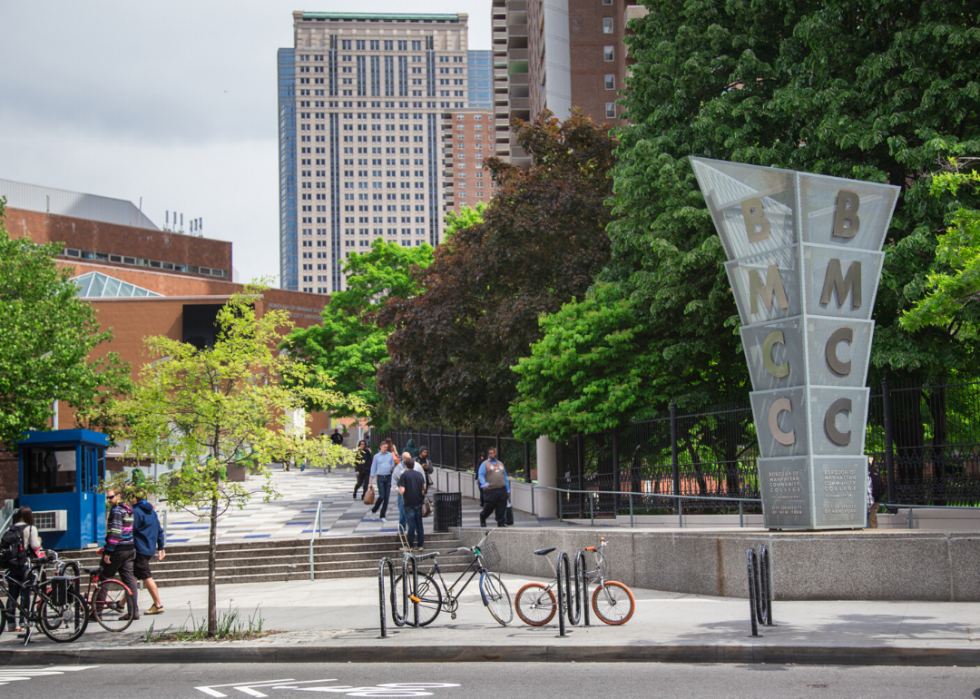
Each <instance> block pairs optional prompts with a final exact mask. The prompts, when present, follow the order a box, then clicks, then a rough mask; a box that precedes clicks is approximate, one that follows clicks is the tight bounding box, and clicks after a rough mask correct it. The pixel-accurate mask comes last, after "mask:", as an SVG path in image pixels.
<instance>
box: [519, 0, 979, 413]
mask: <svg viewBox="0 0 980 699" xmlns="http://www.w3.org/2000/svg"><path fill="white" fill-rule="evenodd" d="M645 5H646V6H647V8H648V9H649V14H648V15H647V16H645V17H643V18H640V19H635V20H632V21H631V22H630V28H631V30H632V31H633V33H634V34H633V35H632V36H629V37H627V39H626V41H627V43H628V45H629V51H630V54H631V56H632V57H633V58H634V59H635V60H636V63H635V65H633V66H632V76H631V77H630V78H629V79H628V82H627V87H628V89H627V91H625V93H624V97H623V100H622V102H623V104H624V106H625V107H626V116H627V117H628V118H629V120H630V121H631V125H630V126H627V127H624V128H622V129H620V130H619V137H620V145H619V148H618V149H617V151H616V154H617V157H618V161H617V164H616V167H615V169H614V171H613V176H614V178H615V189H616V192H615V212H616V214H617V215H618V216H617V217H616V218H615V219H614V220H613V221H612V223H611V224H610V227H609V235H610V241H611V245H612V258H611V260H610V263H609V265H607V267H606V268H605V269H604V270H603V272H602V274H601V275H600V279H601V280H602V281H603V282H605V283H608V284H611V285H616V286H619V287H620V289H619V292H618V293H616V294H612V292H609V291H606V292H605V294H606V297H607V298H610V299H615V303H616V304H622V303H623V301H622V299H627V300H628V303H629V304H630V306H631V307H632V309H633V312H632V314H630V313H628V312H625V311H623V310H622V308H621V307H620V306H619V305H617V306H616V307H615V308H614V310H615V315H616V317H619V318H621V319H622V322H623V325H622V326H621V327H620V328H618V329H619V330H622V331H623V332H629V333H631V334H632V335H633V336H634V337H642V338H643V341H645V342H646V343H647V344H646V352H645V353H644V354H642V355H639V354H634V349H633V345H632V344H631V343H621V344H619V345H615V346H613V345H609V346H604V347H605V349H604V350H603V351H604V352H605V354H604V357H605V362H604V367H607V368H608V369H607V370H606V371H604V372H603V373H601V374H597V375H596V377H595V381H594V382H593V381H590V380H589V379H588V378H583V379H582V380H580V381H578V382H577V383H576V384H575V385H574V386H573V385H571V384H569V383H567V382H566V383H564V384H563V383H561V382H562V381H563V380H564V375H563V374H562V373H561V372H560V371H559V372H558V373H557V378H556V382H555V383H554V384H553V385H544V384H542V385H541V386H539V387H534V386H535V384H527V388H528V390H529V391H532V390H533V394H529V395H527V396H524V395H522V398H521V400H522V401H525V400H529V401H530V400H539V399H540V397H541V396H543V395H545V394H546V393H547V394H548V395H550V396H551V399H550V400H552V401H566V404H568V405H571V404H574V402H575V401H576V400H578V399H579V398H580V397H581V396H585V395H592V396H597V395H601V391H602V390H603V388H604V387H605V386H607V385H622V386H626V385H630V384H631V383H633V384H637V385H652V386H655V390H650V391H647V392H644V394H643V395H642V396H640V397H639V398H638V399H637V400H635V401H632V402H631V403H629V404H628V405H627V406H626V408H627V409H626V411H624V414H623V415H622V416H623V417H627V416H641V415H646V414H650V413H652V412H656V411H658V410H663V409H665V408H666V406H667V402H668V401H669V399H670V397H671V396H673V397H674V398H675V399H676V401H677V404H678V406H679V407H680V408H682V409H684V408H688V409H696V408H698V407H701V406H706V405H712V404H718V403H722V402H729V401H736V400H737V401H740V402H741V401H744V400H745V397H746V394H747V393H748V390H749V380H748V374H747V371H746V367H745V361H744V355H743V353H742V347H741V342H740V339H739V336H738V333H737V330H738V326H739V319H738V315H737V310H736V307H735V302H734V298H733V295H732V293H731V291H730V288H729V281H728V278H727V275H726V274H725V271H724V262H725V255H724V252H723V250H722V247H721V244H720V241H719V239H718V236H717V233H716V232H715V230H714V226H713V225H712V222H711V219H710V215H709V214H708V211H707V208H706V206H705V203H704V198H703V196H702V195H701V193H700V192H699V191H698V187H697V183H696V180H695V178H694V176H693V172H692V170H691V167H690V164H689V161H688V156H691V155H700V156H705V157H709V158H718V159H725V160H733V161H737V162H745V163H752V164H759V165H769V166H775V167H782V168H789V169H795V170H802V171H809V172H816V173H821V174H827V175H835V176H839V177H846V178H855V179H864V180H870V181H876V182H890V183H892V184H896V185H899V186H900V187H902V189H903V192H902V196H901V198H900V201H899V205H898V208H897V210H896V213H895V216H894V218H893V221H892V226H891V229H890V231H889V234H888V241H887V244H886V252H887V258H886V263H885V269H884V273H883V275H882V282H881V286H880V289H879V293H878V296H877V304H876V308H875V320H876V321H877V329H876V333H875V343H874V347H873V354H872V362H873V365H874V367H876V368H877V371H878V372H881V371H884V370H886V369H887V370H888V371H890V372H892V373H898V374H900V375H901V376H903V377H904V378H906V379H915V380H919V381H931V380H939V379H941V378H942V377H943V376H944V375H946V374H947V373H948V372H950V371H955V370H967V369H968V368H969V367H970V366H971V365H972V357H973V351H972V349H971V348H970V347H969V346H968V344H967V343H963V342H959V341H957V340H955V339H952V338H950V337H949V335H948V334H947V333H946V332H945V331H944V329H941V328H936V327H923V328H921V329H919V330H917V331H916V332H914V333H910V332H908V331H907V330H906V329H904V328H902V327H900V325H899V323H898V318H899V317H900V315H901V313H902V312H903V311H904V310H906V309H908V308H910V307H911V306H912V305H913V304H914V303H916V301H917V300H918V299H919V298H921V296H922V294H923V293H924V290H925V289H926V286H927V283H926V279H927V277H928V275H929V273H930V271H931V270H932V265H933V261H934V258H935V251H936V233H937V232H938V231H941V230H942V229H943V227H944V226H943V219H944V216H945V215H946V213H947V206H948V201H944V200H940V199H937V198H935V197H931V196H930V195H929V190H930V186H931V182H930V178H929V177H928V176H923V173H929V172H931V171H932V170H933V169H934V167H935V163H936V162H937V160H938V159H940V158H945V157H946V156H948V155H959V154H963V153H969V152H975V151H976V150H977V146H978V145H980V142H978V139H980V127H978V124H980V119H978V116H980V92H978V90H977V88H976V82H975V76H976V75H977V74H978V71H980V34H978V33H977V31H976V24H977V12H976V9H975V8H972V7H971V6H970V5H969V4H964V3H963V2H961V1H959V0H938V1H932V2H925V1H922V2H897V1H891V0H888V1H885V2H877V3H869V2H866V1H865V0H826V1H817V0H811V1H801V2H794V3H785V2H781V1H780V0H753V1H752V2H749V0H691V1H690V2H685V3H680V4H679V3H676V2H670V1H669V0H647V2H645ZM557 326H558V323H557V322H556V323H555V324H553V325H552V326H550V327H555V328H556V332H560V330H558V329H557ZM601 330H602V333H603V334H602V335H601V336H597V339H598V340H600V341H601V340H602V338H604V337H609V338H616V337H618V336H617V334H616V331H617V328H615V327H611V326H609V324H608V323H604V324H603V325H602V327H601ZM617 348H618V351H614V350H616V349H617ZM595 351H597V352H598V351H600V349H599V348H595ZM542 356H543V355H542ZM540 370H541V371H542V372H545V374H544V375H545V376H551V375H552V374H551V373H548V372H550V371H551V367H550V366H545V365H543V364H542V365H541V366H540ZM878 378H879V377H876V376H873V377H872V380H878ZM613 412H614V411H613ZM613 412H610V413H609V414H610V415H611V414H613ZM554 417H555V418H556V419H557V418H558V414H557V413H556V414H555V415H554ZM575 424H577V423H576V422H575V421H574V420H571V421H569V422H567V424H565V425H557V424H556V425H554V426H552V428H551V429H556V430H559V431H561V430H564V429H565V428H566V427H572V426H574V425H575Z"/></svg>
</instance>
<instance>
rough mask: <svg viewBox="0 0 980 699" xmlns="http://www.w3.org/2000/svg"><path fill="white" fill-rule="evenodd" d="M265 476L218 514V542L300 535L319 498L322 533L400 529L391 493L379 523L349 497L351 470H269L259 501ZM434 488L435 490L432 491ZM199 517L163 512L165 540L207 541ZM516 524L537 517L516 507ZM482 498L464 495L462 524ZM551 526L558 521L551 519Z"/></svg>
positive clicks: (474, 516)
mask: <svg viewBox="0 0 980 699" xmlns="http://www.w3.org/2000/svg"><path fill="white" fill-rule="evenodd" d="M262 482H263V479H260V478H253V479H251V480H249V481H247V482H246V483H245V487H246V488H247V489H248V490H250V491H252V492H253V496H252V499H251V500H250V501H249V502H248V504H246V505H245V507H244V508H242V509H241V510H239V509H237V508H232V509H230V510H229V511H228V512H226V513H224V514H223V515H221V517H219V518H218V542H219V543H225V542H230V541H247V540H255V539H298V538H302V537H303V536H304V535H309V534H312V533H313V526H314V523H315V521H316V509H317V504H318V503H322V509H321V524H322V526H323V536H324V537H335V536H355V535H356V536H365V535H373V534H380V533H391V534H392V535H394V534H396V533H397V531H398V503H397V502H396V497H395V495H394V494H392V497H391V500H390V502H389V504H388V522H387V523H386V524H382V523H381V522H380V521H373V520H372V519H371V518H370V512H371V508H370V507H368V506H367V505H365V504H364V503H362V502H361V493H360V491H358V499H357V500H355V499H354V498H353V497H352V494H353V491H354V484H355V482H356V479H355V476H354V473H353V470H351V471H348V470H347V469H343V470H339V471H336V472H334V473H326V472H325V471H323V470H322V469H307V470H306V471H299V470H298V469H296V468H293V469H292V470H290V471H288V472H285V471H281V470H275V471H272V485H273V487H274V488H275V489H276V491H277V492H278V493H279V494H280V495H281V496H282V497H280V498H277V499H275V500H272V501H270V502H264V501H263V493H262V492H261V484H262ZM435 492H438V491H435V490H433V491H432V493H435ZM200 515H201V518H197V517H195V516H194V514H191V513H189V512H187V511H186V510H175V511H168V512H167V543H168V544H206V543H207V542H208V529H209V523H208V520H207V519H206V517H207V511H206V510H205V511H201V512H200ZM514 516H515V525H516V526H518V527H537V526H539V522H538V520H537V518H536V517H533V516H532V515H529V514H526V513H524V512H519V511H516V510H515V512H514ZM479 523H480V503H479V501H478V500H473V499H471V498H463V526H474V527H475V526H478V525H479ZM547 524H548V525H549V526H561V523H559V522H555V521H554V520H549V521H548V522H547Z"/></svg>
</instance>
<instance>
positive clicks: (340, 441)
mask: <svg viewBox="0 0 980 699" xmlns="http://www.w3.org/2000/svg"><path fill="white" fill-rule="evenodd" d="M330 441H331V442H333V443H334V444H336V445H337V446H338V447H342V446H343V445H344V435H343V434H342V433H341V431H340V428H339V427H335V428H334V429H333V434H332V435H330Z"/></svg>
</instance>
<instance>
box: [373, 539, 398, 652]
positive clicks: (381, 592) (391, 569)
mask: <svg viewBox="0 0 980 699" xmlns="http://www.w3.org/2000/svg"><path fill="white" fill-rule="evenodd" d="M386 566H387V568H388V574H389V577H390V578H391V604H392V610H391V613H392V621H395V624H398V622H397V621H396V619H397V616H398V614H397V612H396V610H395V608H394V605H395V565H394V564H393V563H392V562H391V559H390V558H387V557H385V558H382V559H381V560H380V561H379V562H378V597H379V602H380V604H379V605H378V606H379V607H380V610H381V638H387V637H388V624H387V620H386V619H385V567H386Z"/></svg>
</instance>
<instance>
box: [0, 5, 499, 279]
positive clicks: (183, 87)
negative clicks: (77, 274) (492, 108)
mask: <svg viewBox="0 0 980 699" xmlns="http://www.w3.org/2000/svg"><path fill="white" fill-rule="evenodd" d="M490 1H491V0H425V2H421V3H416V4H413V5H411V6H406V5H405V3H404V2H395V1H393V0H360V1H359V2H358V3H357V9H356V11H357V12H445V13H455V12H466V13H468V14H469V48H470V49H489V48H490V45H491V30H490V7H491V5H490ZM345 7H346V6H345V5H344V4H341V3H338V2H321V3H318V4H312V3H309V4H306V3H302V4H300V3H295V2H280V1H279V0H262V1H255V0H192V1H191V0H167V1H166V2H163V1H162V0H161V1H158V2H142V1H138V0H129V1H127V2H122V1H120V0H114V1H108V0H106V1H101V0H85V2H78V1H77V0H71V1H67V0H55V1H48V2H44V3H35V2H17V1H16V0H0V27H3V35H4V38H3V41H0V66H2V67H3V68H2V70H0V179H7V180H15V181H18V182H27V183H30V184H37V185H42V186H47V187H55V188H58V189H67V190H72V191H76V192H85V193H88V194H98V195H101V196H106V197H113V198H117V199H128V200H130V201H132V202H133V203H135V204H137V205H139V204H140V200H141V198H142V209H143V212H144V213H146V214H147V215H148V216H149V217H150V219H151V220H152V221H153V222H154V223H155V224H157V226H159V227H161V228H162V227H163V226H164V223H165V212H166V211H168V210H169V211H170V212H174V211H179V212H182V213H183V214H184V228H185V230H186V229H187V227H188V222H189V220H190V219H192V218H200V217H203V218H204V229H203V231H202V232H203V234H204V236H205V237H208V238H216V239H218V240H229V241H231V242H232V243H233V244H234V248H233V255H234V266H235V269H236V271H237V272H238V276H239V279H240V280H241V281H248V280H249V279H255V278H258V277H270V276H274V277H276V279H275V280H274V282H273V284H274V285H276V286H278V274H279V140H278V115H277V111H278V103H277V100H278V97H277V85H276V51H277V49H279V48H281V47H291V46H292V45H293V22H292V19H293V18H292V12H293V11H294V10H306V11H320V12H337V11H344V9H345Z"/></svg>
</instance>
